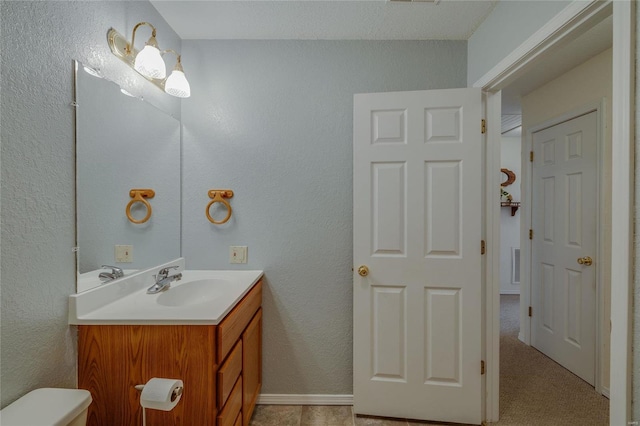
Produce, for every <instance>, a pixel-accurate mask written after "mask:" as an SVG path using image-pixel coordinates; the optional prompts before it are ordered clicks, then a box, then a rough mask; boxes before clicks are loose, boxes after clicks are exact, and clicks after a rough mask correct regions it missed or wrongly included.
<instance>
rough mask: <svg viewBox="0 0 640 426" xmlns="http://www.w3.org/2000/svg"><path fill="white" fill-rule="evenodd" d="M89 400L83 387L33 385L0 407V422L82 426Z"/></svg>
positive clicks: (9, 425)
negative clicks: (31, 388) (11, 401)
mask: <svg viewBox="0 0 640 426" xmlns="http://www.w3.org/2000/svg"><path fill="white" fill-rule="evenodd" d="M91 401H92V399H91V393H90V392H89V391H87V390H84V389H57V388H42V389H36V390H33V391H31V392H29V393H28V394H26V395H25V396H23V397H22V398H20V399H18V400H17V401H14V402H13V403H12V404H10V405H7V406H6V407H4V408H3V409H2V410H0V425H2V426H85V425H86V424H87V410H88V408H89V404H91Z"/></svg>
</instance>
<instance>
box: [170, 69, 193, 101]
mask: <svg viewBox="0 0 640 426" xmlns="http://www.w3.org/2000/svg"><path fill="white" fill-rule="evenodd" d="M164 91H165V92H167V93H168V94H170V95H172V96H176V97H178V98H188V97H189V96H191V87H190V86H189V82H188V81H187V77H185V75H184V72H182V71H180V70H177V69H176V70H173V72H172V73H171V75H170V76H169V78H167V81H166V82H165V83H164Z"/></svg>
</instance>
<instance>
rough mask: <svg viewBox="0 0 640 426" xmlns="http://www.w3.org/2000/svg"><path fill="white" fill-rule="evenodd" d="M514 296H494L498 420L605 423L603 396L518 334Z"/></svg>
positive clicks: (567, 425) (517, 425)
mask: <svg viewBox="0 0 640 426" xmlns="http://www.w3.org/2000/svg"><path fill="white" fill-rule="evenodd" d="M519 305H520V296H518V295H502V296H500V421H499V422H497V423H492V424H493V425H505V426H507V425H508V426H525V425H532V426H533V425H537V426H545V425H548V426H556V425H563V426H571V425H576V426H578V425H580V426H584V425H608V424H609V400H608V399H607V398H605V397H603V396H602V395H599V394H597V393H596V392H595V391H594V389H593V388H592V387H591V386H590V385H589V384H588V383H586V382H584V381H583V380H582V379H580V378H578V377H577V376H575V375H573V374H572V373H571V372H569V371H568V370H566V369H564V368H563V367H561V366H560V365H559V364H557V363H555V362H554V361H552V360H551V359H550V358H548V357H546V356H545V355H543V354H542V353H541V352H538V351H537V350H536V349H534V348H533V347H530V346H527V345H525V344H524V343H522V342H520V341H519V340H518V331H519V328H520V320H519Z"/></svg>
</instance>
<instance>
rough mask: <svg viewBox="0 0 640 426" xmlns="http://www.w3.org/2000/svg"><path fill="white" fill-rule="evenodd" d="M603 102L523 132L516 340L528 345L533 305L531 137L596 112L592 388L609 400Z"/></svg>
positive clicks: (574, 110) (607, 260)
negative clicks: (605, 338)
mask: <svg viewBox="0 0 640 426" xmlns="http://www.w3.org/2000/svg"><path fill="white" fill-rule="evenodd" d="M605 107H606V103H605V99H600V100H599V101H596V102H590V103H587V104H585V105H583V106H581V107H579V108H576V109H573V110H571V111H569V112H565V113H564V114H562V115H560V116H558V117H554V118H552V119H550V120H546V121H544V122H542V123H540V124H536V125H533V126H531V127H530V128H528V129H523V131H524V134H525V138H524V139H523V142H522V161H523V164H526V167H523V168H522V188H523V191H522V202H523V204H524V205H525V206H529V207H528V208H526V209H523V212H522V217H521V222H520V231H521V232H520V241H521V244H520V246H521V247H522V252H521V253H522V257H521V259H526V260H525V261H524V262H522V263H521V264H522V265H523V266H524V268H523V269H525V270H526V274H527V275H526V276H524V275H522V271H521V275H520V276H521V277H522V279H521V283H520V285H521V287H520V290H521V292H520V334H519V335H518V338H519V339H520V340H521V341H523V342H524V343H526V344H527V345H529V346H531V334H532V331H531V327H532V324H531V317H529V316H528V313H527V307H529V306H533V305H532V294H533V285H532V284H531V274H532V272H533V271H532V270H531V259H532V256H533V240H530V239H529V238H528V235H527V234H528V230H529V229H532V228H533V209H534V208H535V206H534V205H533V162H531V161H528V160H527V157H528V156H529V152H531V151H533V134H534V133H536V132H539V131H541V130H544V129H547V128H549V127H553V126H555V125H558V124H561V123H564V122H566V121H569V120H573V119H574V118H578V117H580V116H582V115H585V114H588V113H591V112H595V113H596V123H597V129H596V179H597V180H596V203H597V209H596V251H595V256H596V257H595V258H596V259H604V261H600V262H596V265H597V271H596V276H595V280H596V294H595V303H596V305H595V312H596V323H595V330H594V331H595V333H596V335H595V381H594V382H595V383H594V387H595V390H596V392H598V393H601V394H603V395H605V396H607V397H609V389H604V388H603V387H602V369H603V365H602V359H603V348H602V337H603V333H604V332H605V331H606V330H605V327H604V297H603V289H602V283H604V280H605V279H606V277H605V276H604V271H605V270H606V268H605V267H602V266H598V265H603V264H604V265H606V264H607V263H611V259H605V258H604V246H603V243H604V241H605V237H606V235H605V233H604V227H603V226H602V224H601V221H602V218H603V217H604V212H605V203H604V200H603V198H602V195H603V194H604V192H603V191H604V190H605V182H606V178H605V167H604V160H605V140H606V135H605V129H606V110H605ZM522 241H528V244H527V243H522Z"/></svg>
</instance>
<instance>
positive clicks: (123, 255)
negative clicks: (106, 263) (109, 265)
mask: <svg viewBox="0 0 640 426" xmlns="http://www.w3.org/2000/svg"><path fill="white" fill-rule="evenodd" d="M131 262H133V246H129V245H126V246H121V245H116V263H131Z"/></svg>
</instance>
